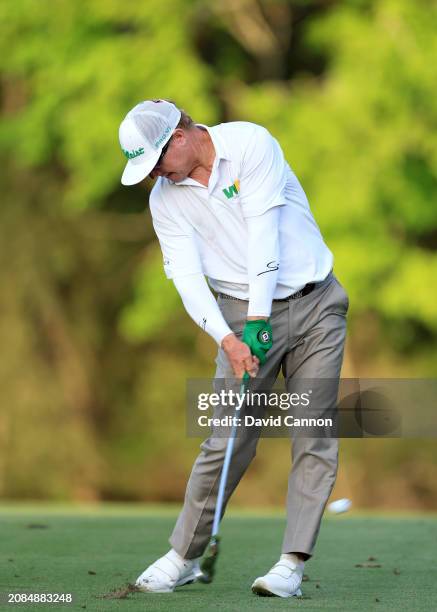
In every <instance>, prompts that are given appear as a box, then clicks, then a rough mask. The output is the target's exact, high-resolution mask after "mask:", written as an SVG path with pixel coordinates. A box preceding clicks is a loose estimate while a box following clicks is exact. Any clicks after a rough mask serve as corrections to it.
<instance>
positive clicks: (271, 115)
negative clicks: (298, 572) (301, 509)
mask: <svg viewBox="0 0 437 612" xmlns="http://www.w3.org/2000/svg"><path fill="white" fill-rule="evenodd" d="M0 24H1V25H0V27H1V36H0V79H1V80H0V87H1V90H0V93H1V109H0V112H1V114H0V157H1V162H2V168H3V172H2V174H1V178H0V187H1V194H2V205H1V208H0V221H1V250H0V257H1V266H0V285H1V312H2V316H1V319H0V330H1V341H2V347H3V351H2V356H1V358H0V373H1V378H2V385H1V388H0V398H1V414H0V495H1V496H2V497H3V498H16V499H26V498H37V499H38V498H41V499H58V500H59V499H65V500H86V499H96V500H98V499H116V500H121V499H124V500H161V501H178V500H180V499H181V497H182V496H183V491H184V486H185V481H186V477H187V474H188V471H189V469H190V465H191V463H192V460H193V457H194V455H195V453H196V452H197V447H198V444H199V442H200V441H199V440H189V439H186V438H185V437H184V432H185V425H184V408H185V406H184V401H185V381H186V379H187V378H189V377H197V378H199V377H202V376H204V377H212V376H213V373H214V369H213V359H214V354H215V350H216V348H215V346H214V343H213V342H212V341H211V340H210V339H209V338H208V337H206V336H205V335H204V334H203V333H202V332H201V331H200V330H198V329H197V328H196V327H195V326H194V324H192V323H191V321H190V320H189V319H188V317H187V315H186V314H185V313H184V311H183V308H182V305H181V302H180V300H179V298H178V296H177V294H176V291H175V289H174V287H173V285H172V283H170V282H168V281H166V280H165V278H164V274H163V272H162V265H161V256H160V252H159V247H158V244H157V241H156V239H155V237H154V234H153V230H152V227H151V221H150V216H149V213H148V211H147V192H145V191H144V190H142V189H141V188H131V189H126V188H122V187H121V185H120V183H119V179H120V174H121V171H122V168H123V165H124V161H123V157H122V155H121V152H120V150H119V145H118V139H117V131H118V125H119V123H120V121H121V119H122V118H123V116H124V115H125V113H126V112H127V110H128V109H129V108H130V107H131V106H133V105H134V104H135V103H136V102H138V101H139V100H141V99H147V98H155V97H162V98H170V99H173V100H175V101H176V102H177V103H178V104H179V105H180V106H181V107H183V108H185V109H186V110H187V111H188V112H189V113H190V114H191V115H192V116H193V117H194V118H195V120H197V121H199V122H203V123H209V124H214V123H218V122H220V121H230V120H250V121H254V122H257V123H261V124H263V125H265V126H266V127H267V128H268V129H270V130H271V132H272V133H273V134H274V135H275V136H276V137H277V138H278V139H279V141H280V143H281V144H282V146H283V148H284V151H285V153H286V157H287V159H288V160H289V162H290V164H291V166H292V168H293V169H294V170H295V172H296V173H297V175H298V176H299V177H300V179H301V181H302V183H303V186H304V188H305V190H306V192H307V194H308V196H309V199H310V202H311V205H312V209H313V212H314V214H315V216H316V219H317V221H318V223H319V225H320V227H321V229H322V231H323V233H324V236H325V238H326V240H327V242H328V244H329V246H330V247H331V249H332V250H333V252H334V254H335V257H336V264H335V270H336V274H337V276H338V277H339V278H340V280H341V282H342V283H343V284H344V285H345V287H346V288H347V290H348V292H349V295H350V301H351V307H350V319H349V339H348V347H347V354H346V359H345V366H344V375H346V376H387V377H396V376H401V377H421V376H422V377H430V376H431V377H432V376H434V373H435V370H436V366H437V355H436V351H435V341H436V337H437V308H436V306H435V300H436V290H435V288H434V285H433V281H434V279H435V277H436V273H437V208H436V206H435V195H436V184H437V146H436V139H435V135H434V134H435V126H436V123H437V107H436V105H435V97H436V95H437V76H436V72H435V69H434V67H433V61H432V58H433V57H434V56H435V55H436V54H437V53H436V52H437V39H436V37H435V31H436V25H437V6H436V2H435V1H426V2H425V0H416V1H415V2H410V1H409V0H349V1H345V0H344V1H341V0H330V1H329V2H328V1H327V0H326V1H325V0H308V1H303V0H302V1H299V0H296V1H291V0H290V1H287V0H270V1H269V0H222V1H219V0H209V1H206V0H193V1H191V2H186V1H184V0H160V1H159V2H158V1H156V0H148V1H147V2H142V3H125V2H122V1H121V0H88V1H86V2H85V0H76V1H75V2H71V0H56V2H34V1H33V0H6V1H5V2H2V3H1V5H0ZM261 447H263V448H262V449H260V452H259V458H257V462H256V463H255V464H254V466H253V467H252V468H251V470H250V472H249V474H248V476H247V478H246V479H245V481H244V483H243V484H242V486H241V488H240V490H239V492H238V494H237V497H236V501H237V502H239V503H242V504H277V503H281V502H282V499H283V497H284V494H285V482H286V474H287V470H288V463H289V461H288V456H289V451H288V445H287V443H286V442H285V441H279V440H273V441H272V440H270V441H263V442H262V443H261ZM436 463H437V456H436V452H435V450H434V444H432V443H431V442H425V441H420V442H417V441H410V442H407V441H400V440H392V441H381V440H374V441H367V442H363V441H355V442H353V441H345V442H344V443H343V463H342V468H341V470H340V474H339V479H338V484H337V491H336V492H337V493H338V494H339V495H340V494H345V495H347V496H349V497H352V498H353V499H354V501H356V503H357V504H358V505H372V504H373V505H376V506H379V507H382V506H384V507H420V508H427V507H431V506H432V505H433V504H435V502H436V501H437V488H436V485H435V482H434V480H433V478H432V470H433V469H435V466H436ZM375 470H377V472H378V475H379V478H378V480H377V481H375V479H374V477H373V476H374V473H375ZM261 480H262V482H263V487H262V491H260V487H259V483H260V481H261ZM369 500H370V501H369Z"/></svg>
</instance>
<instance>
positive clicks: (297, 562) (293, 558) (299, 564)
mask: <svg viewBox="0 0 437 612" xmlns="http://www.w3.org/2000/svg"><path fill="white" fill-rule="evenodd" d="M280 560H281V561H290V562H291V563H292V564H293V565H294V566H295V569H296V570H298V571H299V572H300V573H301V574H303V570H304V568H305V561H302V559H299V557H298V556H297V555H295V554H294V553H283V554H282V555H281V558H280Z"/></svg>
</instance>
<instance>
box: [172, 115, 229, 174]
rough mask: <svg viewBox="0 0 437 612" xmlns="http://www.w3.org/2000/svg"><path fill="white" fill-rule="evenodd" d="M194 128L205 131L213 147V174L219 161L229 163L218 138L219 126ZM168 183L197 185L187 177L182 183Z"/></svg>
mask: <svg viewBox="0 0 437 612" xmlns="http://www.w3.org/2000/svg"><path fill="white" fill-rule="evenodd" d="M196 126H197V127H200V128H203V129H205V130H206V131H207V132H208V134H209V135H210V137H211V140H212V144H213V145H214V149H215V153H216V158H215V160H214V167H213V172H214V168H217V166H218V164H219V162H220V160H221V159H225V160H228V161H230V159H231V156H230V155H229V152H228V149H227V148H226V144H225V142H224V141H223V138H222V137H221V136H220V133H219V131H218V129H217V128H218V127H219V126H217V125H215V126H212V127H210V126H208V125H205V124H203V123H196ZM167 180H169V179H167ZM169 182H170V183H172V184H177V185H194V186H198V185H199V183H198V182H197V181H194V180H193V179H192V178H189V177H187V178H186V179H184V180H183V181H180V182H179V183H173V181H169Z"/></svg>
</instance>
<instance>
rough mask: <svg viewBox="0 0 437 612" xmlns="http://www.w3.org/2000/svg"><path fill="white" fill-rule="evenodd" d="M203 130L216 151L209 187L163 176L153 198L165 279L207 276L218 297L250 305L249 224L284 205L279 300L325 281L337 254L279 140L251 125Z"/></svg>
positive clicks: (277, 288) (224, 125)
mask: <svg viewBox="0 0 437 612" xmlns="http://www.w3.org/2000/svg"><path fill="white" fill-rule="evenodd" d="M199 127H202V128H204V129H206V130H208V133H209V135H210V136H211V139H212V142H213V144H214V148H215V151H216V157H215V160H214V163H213V168H212V172H211V176H210V179H209V184H208V187H205V186H204V185H201V184H200V183H198V182H197V181H195V180H193V179H191V178H187V179H185V180H184V181H181V182H180V183H173V182H172V181H170V180H169V179H166V178H164V177H159V178H158V179H157V181H156V184H155V185H154V187H153V189H152V192H151V194H150V211H151V214H152V219H153V226H154V228H155V231H156V234H157V236H158V239H159V242H160V245H161V249H162V253H163V258H164V270H165V272H166V275H167V278H178V277H181V276H186V275H189V274H196V273H202V274H204V275H205V276H206V277H207V278H208V280H209V284H210V285H211V287H212V288H213V289H214V290H215V291H218V292H222V293H227V294H230V295H233V296H235V297H238V298H241V299H246V300H247V299H248V298H249V286H248V274H247V256H248V253H247V227H246V221H245V219H246V218H248V217H251V216H256V215H262V214H263V213H264V212H265V211H266V210H268V209H269V208H272V207H274V206H281V214H280V225H279V246H280V258H279V261H280V265H279V274H278V282H277V286H276V290H275V293H274V295H273V298H274V299H279V298H284V297H287V296H288V295H290V294H292V293H294V292H295V291H298V290H299V289H301V288H302V287H303V286H304V285H305V284H306V283H310V282H317V281H321V280H323V279H324V278H325V277H326V276H327V275H328V274H329V272H330V270H331V268H332V266H333V255H332V253H331V251H330V250H329V249H328V247H327V246H326V244H325V243H324V241H323V238H322V235H321V233H320V230H319V228H318V226H317V224H316V222H315V220H314V218H313V216H312V214H311V211H310V207H309V204H308V200H307V198H306V195H305V193H304V191H303V189H302V187H301V186H300V184H299V181H298V180H297V178H296V176H295V175H294V173H293V172H292V171H291V169H290V167H289V165H288V164H287V162H286V161H285V159H284V155H283V153H282V150H281V147H280V146H279V144H278V142H277V140H276V139H275V138H273V136H271V134H270V133H269V132H268V131H267V130H266V129H265V128H263V127H261V126H259V125H256V124H254V123H249V122H243V121H237V122H232V123H222V124H220V125H216V126H214V127H207V126H203V125H199Z"/></svg>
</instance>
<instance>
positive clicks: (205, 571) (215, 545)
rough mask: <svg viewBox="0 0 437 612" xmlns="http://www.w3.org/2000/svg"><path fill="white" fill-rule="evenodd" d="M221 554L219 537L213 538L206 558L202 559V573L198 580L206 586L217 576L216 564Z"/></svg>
mask: <svg viewBox="0 0 437 612" xmlns="http://www.w3.org/2000/svg"><path fill="white" fill-rule="evenodd" d="M218 553H219V538H218V536H216V537H212V538H211V541H210V543H209V545H208V548H207V549H206V553H205V556H204V557H203V559H202V562H201V564H200V569H201V570H202V573H201V574H200V576H199V577H198V578H197V580H198V581H199V582H203V583H204V584H210V583H211V582H212V581H213V579H214V574H215V563H216V561H217V557H218Z"/></svg>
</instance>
